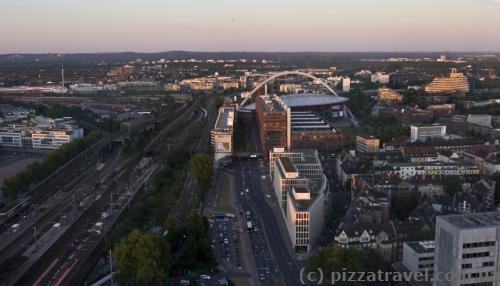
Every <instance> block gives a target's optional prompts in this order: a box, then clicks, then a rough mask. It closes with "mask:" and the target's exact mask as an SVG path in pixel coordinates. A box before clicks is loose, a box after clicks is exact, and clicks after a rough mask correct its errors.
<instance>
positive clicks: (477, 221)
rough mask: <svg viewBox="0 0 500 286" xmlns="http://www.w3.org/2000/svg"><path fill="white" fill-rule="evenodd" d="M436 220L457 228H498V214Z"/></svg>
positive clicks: (467, 215) (479, 214)
mask: <svg viewBox="0 0 500 286" xmlns="http://www.w3.org/2000/svg"><path fill="white" fill-rule="evenodd" d="M438 218H440V219H442V220H444V221H446V222H448V223H450V224H451V225H453V226H455V227H457V228H482V227H500V212H487V213H473V214H457V215H446V216H439V217H438Z"/></svg>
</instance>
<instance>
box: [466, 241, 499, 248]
mask: <svg viewBox="0 0 500 286" xmlns="http://www.w3.org/2000/svg"><path fill="white" fill-rule="evenodd" d="M488 246H495V241H484V242H473V243H464V244H463V245H462V248H475V247H488Z"/></svg>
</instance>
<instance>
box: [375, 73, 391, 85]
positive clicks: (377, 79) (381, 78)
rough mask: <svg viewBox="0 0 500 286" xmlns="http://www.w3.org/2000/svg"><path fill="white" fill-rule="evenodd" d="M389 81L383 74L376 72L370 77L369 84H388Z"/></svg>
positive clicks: (387, 76) (386, 75)
mask: <svg viewBox="0 0 500 286" xmlns="http://www.w3.org/2000/svg"><path fill="white" fill-rule="evenodd" d="M389 80H390V77H389V75H388V74H386V73H385V72H377V73H375V74H372V75H371V82H373V83H381V84H388V83H389Z"/></svg>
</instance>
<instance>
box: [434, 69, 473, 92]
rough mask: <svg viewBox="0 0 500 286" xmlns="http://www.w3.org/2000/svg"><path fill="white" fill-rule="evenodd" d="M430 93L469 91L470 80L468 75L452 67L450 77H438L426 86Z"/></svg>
mask: <svg viewBox="0 0 500 286" xmlns="http://www.w3.org/2000/svg"><path fill="white" fill-rule="evenodd" d="M425 91H426V92H428V93H454V92H469V91H470V87H469V81H468V80H467V77H466V76H465V75H464V74H463V73H461V72H458V70H457V69H452V70H451V73H450V75H449V76H448V77H436V78H434V80H433V81H432V82H431V83H430V84H428V85H427V86H426V87H425Z"/></svg>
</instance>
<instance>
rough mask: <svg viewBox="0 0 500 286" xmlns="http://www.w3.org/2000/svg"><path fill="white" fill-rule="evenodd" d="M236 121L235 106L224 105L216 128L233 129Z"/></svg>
mask: <svg viewBox="0 0 500 286" xmlns="http://www.w3.org/2000/svg"><path fill="white" fill-rule="evenodd" d="M233 122H234V108H233V107H222V108H221V109H220V110H219V116H218V117H217V121H216V122H215V128H216V129H232V128H233Z"/></svg>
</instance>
